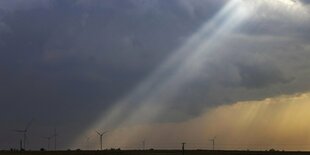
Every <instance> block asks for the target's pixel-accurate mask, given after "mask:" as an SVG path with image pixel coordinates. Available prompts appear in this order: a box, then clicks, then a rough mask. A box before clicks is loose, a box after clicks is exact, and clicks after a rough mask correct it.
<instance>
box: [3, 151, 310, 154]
mask: <svg viewBox="0 0 310 155" xmlns="http://www.w3.org/2000/svg"><path fill="white" fill-rule="evenodd" d="M0 155H183V152H182V151H181V150H145V151H142V150H115V151H111V150H104V151H24V152H19V151H15V152H14V151H1V152H0ZM184 155H310V152H289V151H209V150H186V151H185V152H184Z"/></svg>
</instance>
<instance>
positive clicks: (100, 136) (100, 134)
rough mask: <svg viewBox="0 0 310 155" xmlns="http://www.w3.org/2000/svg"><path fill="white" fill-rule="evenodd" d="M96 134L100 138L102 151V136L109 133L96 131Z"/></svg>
mask: <svg viewBox="0 0 310 155" xmlns="http://www.w3.org/2000/svg"><path fill="white" fill-rule="evenodd" d="M96 133H97V134H98V136H99V138H100V150H102V136H103V135H104V134H105V133H107V132H102V133H101V132H98V131H96Z"/></svg>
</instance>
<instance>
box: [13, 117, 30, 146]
mask: <svg viewBox="0 0 310 155" xmlns="http://www.w3.org/2000/svg"><path fill="white" fill-rule="evenodd" d="M32 122H33V119H32V120H31V121H30V122H28V124H27V125H26V127H25V128H24V129H22V130H14V131H15V132H18V133H22V134H23V139H24V140H23V142H24V143H23V145H24V146H23V147H24V150H26V141H27V132H28V129H29V127H30V125H31V124H32Z"/></svg>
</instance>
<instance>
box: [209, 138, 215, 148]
mask: <svg viewBox="0 0 310 155" xmlns="http://www.w3.org/2000/svg"><path fill="white" fill-rule="evenodd" d="M215 139H216V136H215V137H214V138H212V139H210V141H211V142H212V148H213V150H214V145H215Z"/></svg>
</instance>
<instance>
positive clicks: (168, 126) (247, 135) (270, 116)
mask: <svg viewBox="0 0 310 155" xmlns="http://www.w3.org/2000/svg"><path fill="white" fill-rule="evenodd" d="M309 102H310V93H304V94H298V95H292V96H279V97H275V98H268V99H264V100H261V101H245V102H238V103H235V104H231V105H224V106H220V107H217V108H215V109H212V110H209V111H207V112H205V113H204V114H203V115H201V116H200V117H198V118H195V119H192V120H188V121H185V122H179V123H160V124H144V125H137V126H130V127H122V128H118V129H115V130H113V131H111V132H110V133H109V134H108V135H107V136H106V137H105V138H104V139H105V142H104V146H105V147H106V148H111V147H114V148H118V147H120V148H127V149H139V148H141V142H142V141H143V140H145V141H146V142H147V148H166V149H170V148H179V145H180V144H179V143H181V142H183V141H185V142H187V147H188V148H192V149H211V143H210V141H209V139H210V138H213V137H214V136H216V137H217V139H216V148H217V149H250V150H266V149H271V148H274V149H279V150H310V123H309V122H310V113H309V112H308V110H309V109H310V104H309ZM93 138H96V137H95V136H94V137H93ZM94 145H95V146H96V143H95V144H94Z"/></svg>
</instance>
